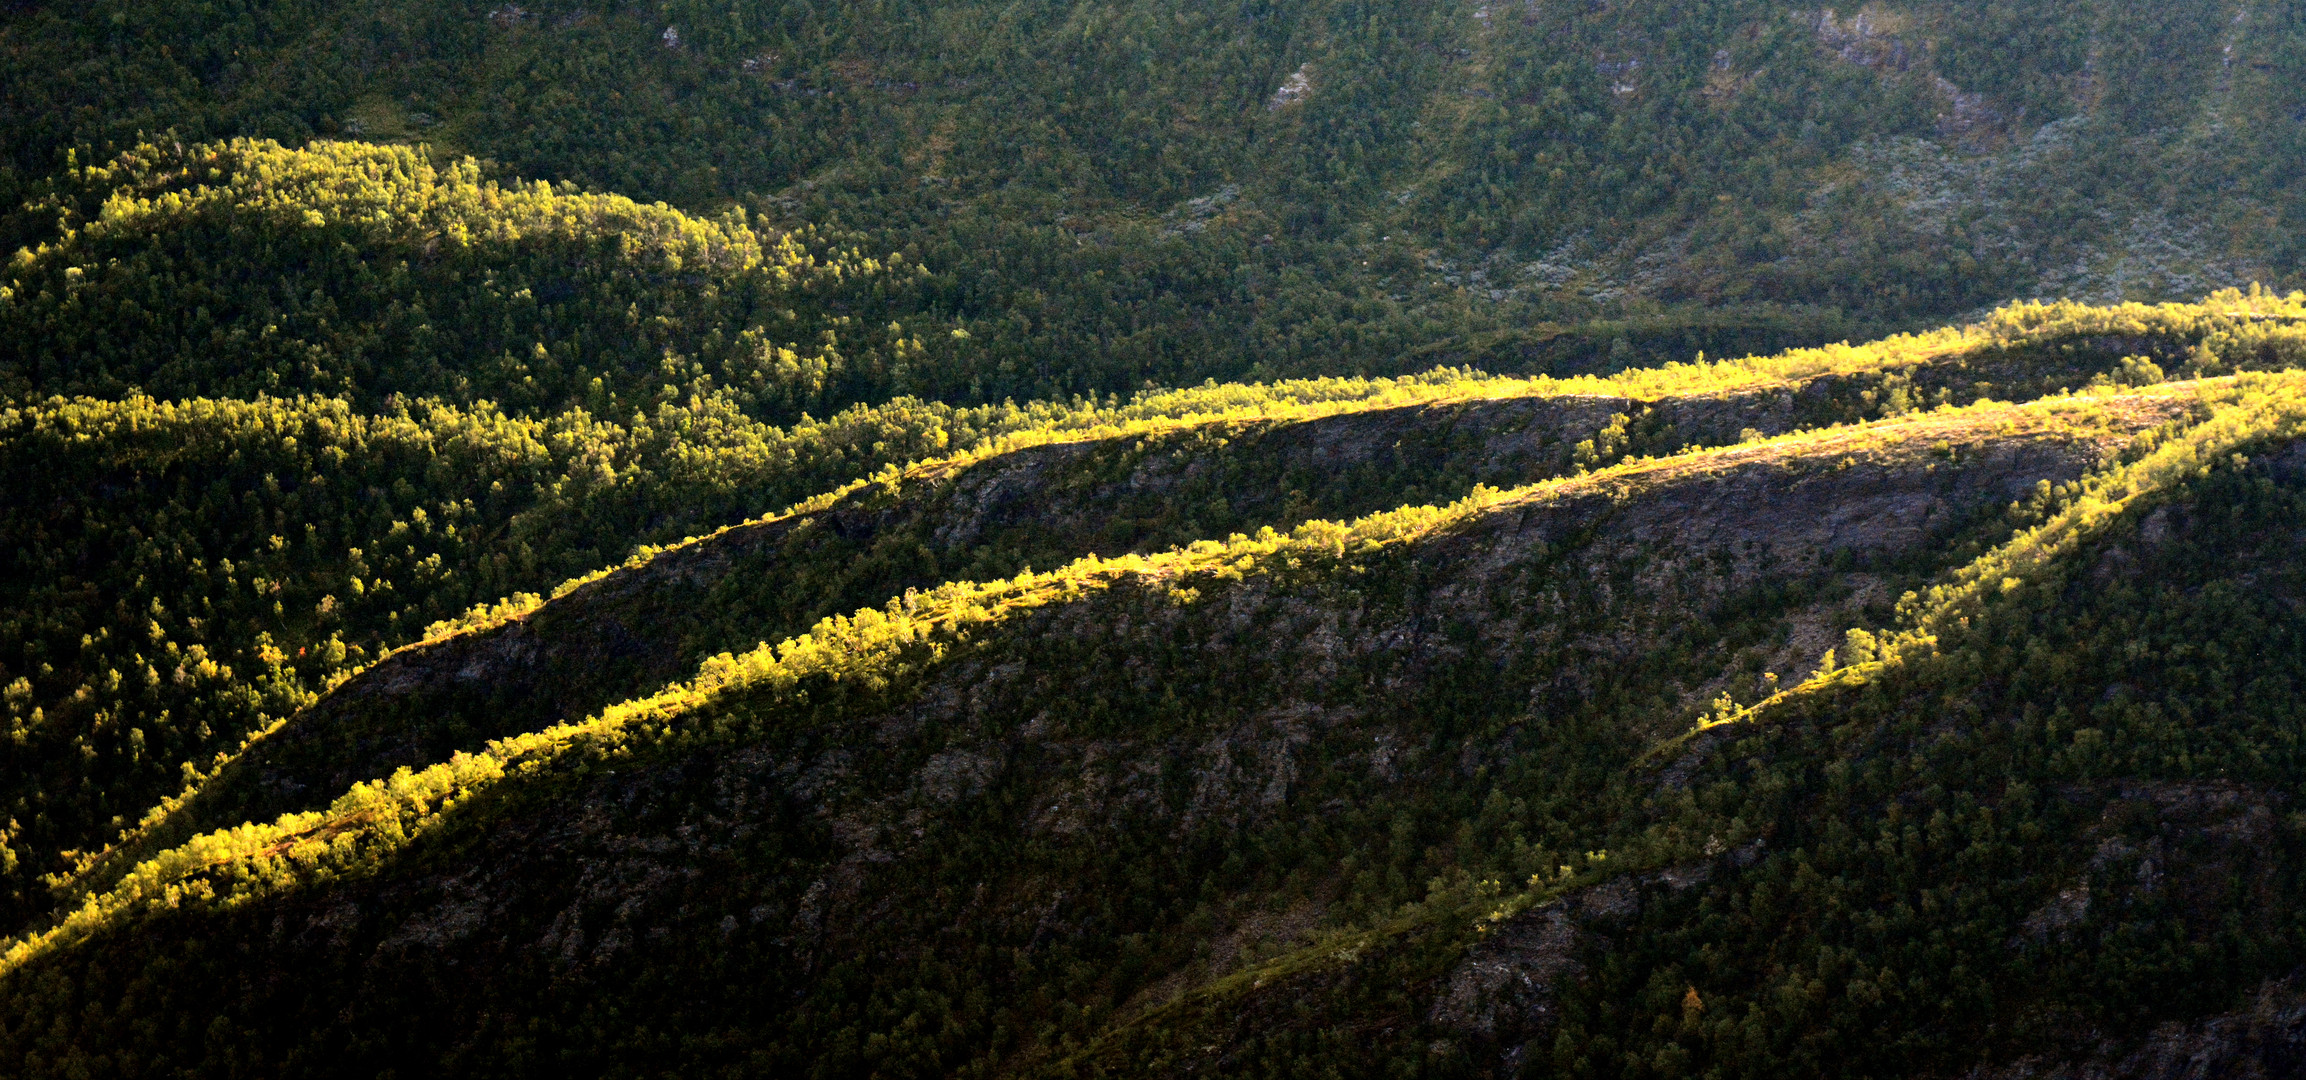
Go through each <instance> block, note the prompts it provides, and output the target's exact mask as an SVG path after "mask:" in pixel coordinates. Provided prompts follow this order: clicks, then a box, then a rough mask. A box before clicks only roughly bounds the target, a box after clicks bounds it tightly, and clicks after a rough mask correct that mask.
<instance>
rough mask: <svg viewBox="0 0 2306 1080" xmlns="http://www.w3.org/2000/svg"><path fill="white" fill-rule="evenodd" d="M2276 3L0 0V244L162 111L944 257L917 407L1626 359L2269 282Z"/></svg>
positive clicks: (245, 130)
mask: <svg viewBox="0 0 2306 1080" xmlns="http://www.w3.org/2000/svg"><path fill="white" fill-rule="evenodd" d="M2301 19H2302V16H2301V15H2300V13H2299V12H2298V11H2296V10H2294V9H2293V8H2291V7H2289V6H2286V5H2280V4H2273V5H2263V4H2248V3H2235V2H2228V0H2178V2H2165V3H2151V4H2148V3H2130V2H2113V0H2108V2H2103V3H2079V2H2075V0H2024V2H2020V3H2000V2H1997V3H1984V2H1979V0H1917V2H1914V3H1908V4H1901V5H1896V6H1885V5H1867V6H1864V7H1862V8H1858V9H1854V10H1848V11H1842V10H1837V9H1824V10H1818V9H1798V10H1797V9H1791V8H1785V7H1779V6H1772V5H1767V4H1761V3H1757V2H1754V0H1709V2H1707V3H1702V4H1694V5H1693V4H1640V3H1611V4H1587V3H1553V2H1541V0H1531V2H1526V3H1510V4H1509V3H1478V2H1469V3H1464V4H1412V3H1369V2H1366V0H1319V2H1308V3H1294V4H1274V3H1256V2H1252V3H1240V4H1233V5H1226V6H1218V7H1202V6H1191V5H1188V6H1183V7H1180V6H1178V5H1174V4H1167V3H1155V2H1136V3H1098V4H1089V3H1078V4H1075V3H1065V4H1058V3H1041V4H1022V5H1019V4H992V3H978V2H964V3H934V4H931V3H920V2H902V0H892V2H876V3H848V4H838V5H824V4H811V3H805V2H801V0H791V2H779V3H767V4H755V5H739V6H737V7H733V8H732V7H726V6H722V7H713V6H710V5H698V4H693V3H686V2H678V0H668V2H665V3H660V4H657V5H654V6H643V7H615V6H608V7H602V6H597V5H584V4H570V3H560V2H551V3H539V4H536V5H533V6H531V5H522V4H512V3H505V4H498V5H494V6H489V5H476V4H466V3H463V2H460V0H395V2H394V3H392V4H389V5H386V6H384V7H377V6H375V5H365V4H355V3H348V2H343V0H279V2H266V3H246V4H240V3H234V4H217V3H212V2H209V0H165V2H151V0H138V2H134V3H130V2H128V0H99V2H97V3H95V4H92V5H84V6H79V7H65V6H57V5H46V4H27V5H23V6H20V7H17V8H14V9H12V10H11V12H10V13H9V14H8V15H6V16H5V19H4V21H0V55H5V56H7V57H8V58H9V65H10V69H11V72H12V78H11V80H10V83H9V86H8V87H7V89H6V90H5V91H4V92H0V132H4V133H5V142H4V145H0V160H4V161H5V163H6V166H7V168H8V169H9V173H8V180H7V183H8V184H9V185H10V186H12V187H13V188H14V189H15V190H17V191H19V192H22V193H24V194H26V195H30V196H32V197H33V201H34V202H35V203H43V204H44V203H45V202H48V201H54V200H55V199H57V198H59V196H61V197H63V198H64V199H65V201H67V202H68V203H72V204H73V205H77V206H79V207H80V208H81V215H82V216H81V217H80V218H79V219H77V221H66V222H62V223H60V222H59V218H58V215H57V214H55V213H54V212H51V211H47V210H36V211H34V212H30V213H26V214H21V215H18V216H17V217H16V218H15V219H14V221H13V223H12V224H11V226H10V229H9V232H10V234H11V235H9V236H7V237H5V238H0V239H5V240H7V241H8V242H10V243H16V244H21V243H33V242H38V241H41V240H46V239H49V238H51V237H53V236H55V235H57V233H58V232H59V230H61V229H71V228H75V227H77V226H78V223H79V222H81V221H86V220H89V218H90V217H92V210H91V209H90V208H88V207H87V206H86V199H87V198H88V196H87V195H85V194H84V193H83V191H82V189H81V188H80V186H79V185H78V182H76V181H73V180H71V179H59V177H60V176H67V177H68V176H69V173H68V172H67V171H65V170H66V169H67V166H68V164H70V163H72V162H74V161H75V160H76V161H77V164H78V165H82V166H93V165H99V164H101V163H103V162H106V161H110V160H112V159H113V158H114V156H115V155H117V154H120V153H123V152H130V151H133V150H134V148H135V147H136V146H137V145H138V144H139V143H141V142H143V141H146V140H149V139H155V138H158V137H160V136H162V135H163V134H164V133H165V134H167V137H168V138H167V141H170V142H172V143H173V142H181V143H183V144H186V145H190V144H193V143H201V142H209V141H214V140H219V139H224V138H230V137H239V136H254V137H259V138H270V139H277V140H280V141H282V142H284V143H286V144H289V145H292V146H298V145H303V144H305V143H307V142H308V141H311V140H324V139H356V140H364V141H386V142H402V143H421V144H424V145H428V146H430V147H432V148H433V153H435V154H436V155H440V156H441V157H442V158H443V160H444V161H447V162H454V161H456V160H459V159H460V157H461V155H466V154H469V155H472V156H474V157H475V158H476V159H478V160H479V161H481V162H482V163H483V165H482V168H483V170H484V171H485V172H486V173H487V174H489V175H491V176H494V177H498V178H502V179H505V180H507V181H508V182H511V181H518V182H519V183H522V184H526V183H530V182H534V181H540V180H541V181H547V182H551V183H554V184H556V185H557V184H561V183H564V182H566V183H573V184H575V185H576V186H577V187H578V188H579V189H581V190H583V191H586V192H614V193H618V194H622V195H625V196H629V197H632V198H635V199H639V200H642V201H644V202H653V201H655V200H660V199H661V200H664V201H666V202H668V203H670V204H672V205H674V206H678V207H682V208H684V209H686V210H689V211H691V212H695V213H700V214H704V215H706V216H708V217H711V218H715V219H718V218H720V217H721V216H722V215H725V214H726V213H728V212H730V211H733V210H742V211H745V212H746V213H747V214H748V215H749V219H750V220H752V221H754V222H757V223H766V224H767V225H768V226H770V227H773V228H776V229H779V230H800V229H815V230H819V231H820V233H821V234H822V235H824V236H826V238H827V240H828V242H829V243H833V244H838V245H841V246H844V247H845V246H848V245H855V246H857V247H858V248H859V249H860V250H861V251H862V252H863V253H864V255H865V256H866V257H869V258H874V259H885V258H886V257H888V256H890V255H893V254H899V253H901V254H903V255H904V256H905V258H906V260H907V261H908V263H909V264H910V265H911V266H913V267H919V268H926V269H927V270H928V271H929V272H930V274H931V277H930V278H929V279H928V280H927V281H924V282H921V283H919V284H917V285H916V286H915V287H914V291H911V292H909V293H908V294H907V295H906V296H905V297H904V298H903V303H904V304H906V305H908V306H911V307H912V308H913V311H912V312H911V313H910V314H911V315H912V317H911V318H905V317H901V316H899V317H897V318H898V321H901V322H903V323H904V324H905V325H906V326H907V327H912V326H913V325H914V323H915V320H916V319H931V320H950V321H954V322H958V323H964V324H966V325H967V327H968V328H969V330H970V332H971V333H972V334H973V335H975V340H976V341H977V343H978V345H977V346H976V348H977V349H978V350H981V351H979V352H977V353H976V354H975V355H977V356H980V357H982V358H984V360H985V362H986V363H987V366H990V367H992V368H994V369H995V370H994V371H992V372H988V373H985V377H984V378H983V379H982V381H981V382H977V383H975V384H974V385H972V382H971V380H966V379H955V380H952V381H951V382H950V384H949V385H948V386H947V387H946V389H948V390H950V391H951V392H953V393H963V392H967V393H971V394H974V395H977V396H976V397H975V399H974V400H986V399H988V398H989V399H991V400H998V399H999V398H1000V397H1002V396H1010V395H1013V396H1016V397H1019V398H1021V399H1022V398H1026V397H1051V396H1065V395H1069V394H1074V393H1089V392H1096V393H1110V392H1127V391H1129V390H1131V389H1134V388H1136V386H1137V385H1138V382H1139V380H1143V379H1148V378H1149V379H1153V380H1154V381H1156V382H1159V383H1163V384H1175V383H1177V382H1180V381H1199V380H1200V379H1201V378H1203V377H1205V376H1214V377H1218V378H1220V379H1226V378H1238V377H1242V376H1254V377H1271V376H1274V375H1297V374H1309V373H1312V374H1331V373H1338V372H1340V371H1341V370H1342V371H1353V372H1373V373H1392V372H1399V371H1405V370H1418V369H1421V368H1423V367H1426V366H1431V364H1432V363H1434V362H1436V361H1437V360H1438V361H1441V362H1450V363H1458V364H1476V365H1479V366H1482V367H1485V368H1488V369H1490V370H1504V369H1524V368H1527V367H1530V366H1540V367H1543V366H1554V365H1562V364H1583V363H1590V362H1592V359H1593V358H1594V357H1595V355H1596V354H1599V355H1600V356H1608V355H1609V354H1610V353H1611V352H1612V351H1615V352H1616V353H1618V354H1619V359H1618V360H1617V366H1623V365H1624V364H1625V363H1626V362H1628V361H1629V360H1632V359H1634V358H1640V359H1642V360H1646V361H1656V360H1665V359H1679V358H1684V357H1686V356H1687V355H1688V354H1689V353H1690V352H1693V351H1695V350H1697V349H1701V348H1702V349H1708V350H1710V351H1712V352H1714V353H1717V354H1719V353H1724V352H1747V351H1757V352H1758V351H1768V350H1770V349H1773V348H1777V347H1782V346H1784V345H1789V344H1796V343H1801V342H1804V341H1819V340H1832V339H1835V338H1840V337H1860V338H1862V337H1865V336H1870V335H1871V333H1873V332H1876V331H1878V330H1881V329H1902V328H1906V327H1911V326H1916V325H1925V324H1927V325H1934V324H1937V323H1940V322H1943V321H1946V320H1948V319H1951V318H1953V317H1956V316H1960V315H1963V314H1965V313H1973V312H1976V311H1980V310H1982V309H1984V308H1986V307H1989V306H1991V305H1993V304H1996V303H1999V302H2001V301H2002V300H2005V299H2007V298H2010V297H2013V296H2027V295H2048V296H2060V295H2063V296H2074V297H2081V298H2087V299H2093V300H2123V299H2143V300H2163V299H2180V298H2190V297H2193V296H2199V295H2201V294H2203V293H2206V292H2208V291H2209V290H2211V289H2213V288H2217V287H2222V286H2226V285H2231V284H2239V283H2242V282H2246V281H2249V280H2261V281H2266V282H2268V283H2269V284H2275V285H2280V286H2282V287H2285V288H2287V287H2290V286H2291V285H2292V284H2295V283H2297V282H2298V280H2299V279H2298V278H2297V275H2298V274H2299V273H2300V265H2301V264H2300V252H2301V249H2300V248H2299V247H2298V246H2297V241H2296V239H2295V237H2296V236H2297V235H2299V225H2300V223H2301V220H2302V219H2301V217H2300V213H2301V209H2302V208H2306V202H2302V201H2301V200H2302V199H2306V194H2302V193H2301V191H2300V189H2299V187H2298V182H2297V179H2296V176H2297V170H2296V169H2295V167H2294V166H2295V163H2296V162H2297V160H2298V159H2299V156H2300V154H2301V152H2302V150H2306V145H2302V144H2301V143H2300V139H2301V138H2302V136H2301V126H2300V124H2299V116H2300V115H2301V112H2302V110H2306V90H2302V89H2301V87H2306V22H2302V21H2301ZM75 154H76V155H77V158H76V159H75V158H74V157H73V155H75ZM7 201H8V202H10V203H13V202H16V201H19V200H18V199H15V198H12V199H9V200H7ZM512 291H514V290H512V289H507V293H508V294H509V293H510V292H512ZM538 300H539V302H540V303H547V302H549V301H548V298H547V297H545V295H544V294H543V292H542V291H540V292H539V294H538ZM337 302H339V303H344V302H347V301H346V300H344V299H341V298H340V299H338V301H337ZM644 307H645V305H644ZM887 321H888V319H886V318H882V317H881V316H879V315H878V314H876V315H875V316H874V319H873V321H872V323H871V326H870V327H869V328H868V329H871V330H875V331H877V330H878V329H879V328H880V327H881V326H883V325H884V324H885V323H886V322H887ZM729 332H730V333H731V334H733V333H734V332H735V331H734V330H733V329H732V330H731V331H729ZM844 340H846V336H845V335H844ZM803 341H804V343H805V344H806V343H809V342H810V339H806V338H804V339H803ZM1621 341H1622V342H1623V343H1624V344H1623V345H1620V344H1619V342H1621ZM510 344H511V347H513V349H514V353H513V359H514V360H515V361H517V362H520V363H527V362H528V361H529V357H528V355H527V352H526V349H527V346H528V345H529V344H532V343H530V342H512V343H510ZM546 344H547V345H548V347H550V346H553V345H555V344H556V343H554V342H549V341H548V342H547V343H546ZM496 351H497V350H496V348H494V347H491V348H490V349H489V350H488V353H489V355H488V357H487V359H489V360H492V361H493V360H494V359H495V352H496ZM562 362H563V363H570V364H571V366H574V363H582V362H583V361H575V362H573V363H572V362H570V361H565V360H564V361H562ZM1003 364H1006V365H1007V369H1006V370H1001V366H1002V365H1003ZM594 366H595V367H596V368H597V366H598V365H594ZM972 374H973V375H974V374H975V373H972Z"/></svg>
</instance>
